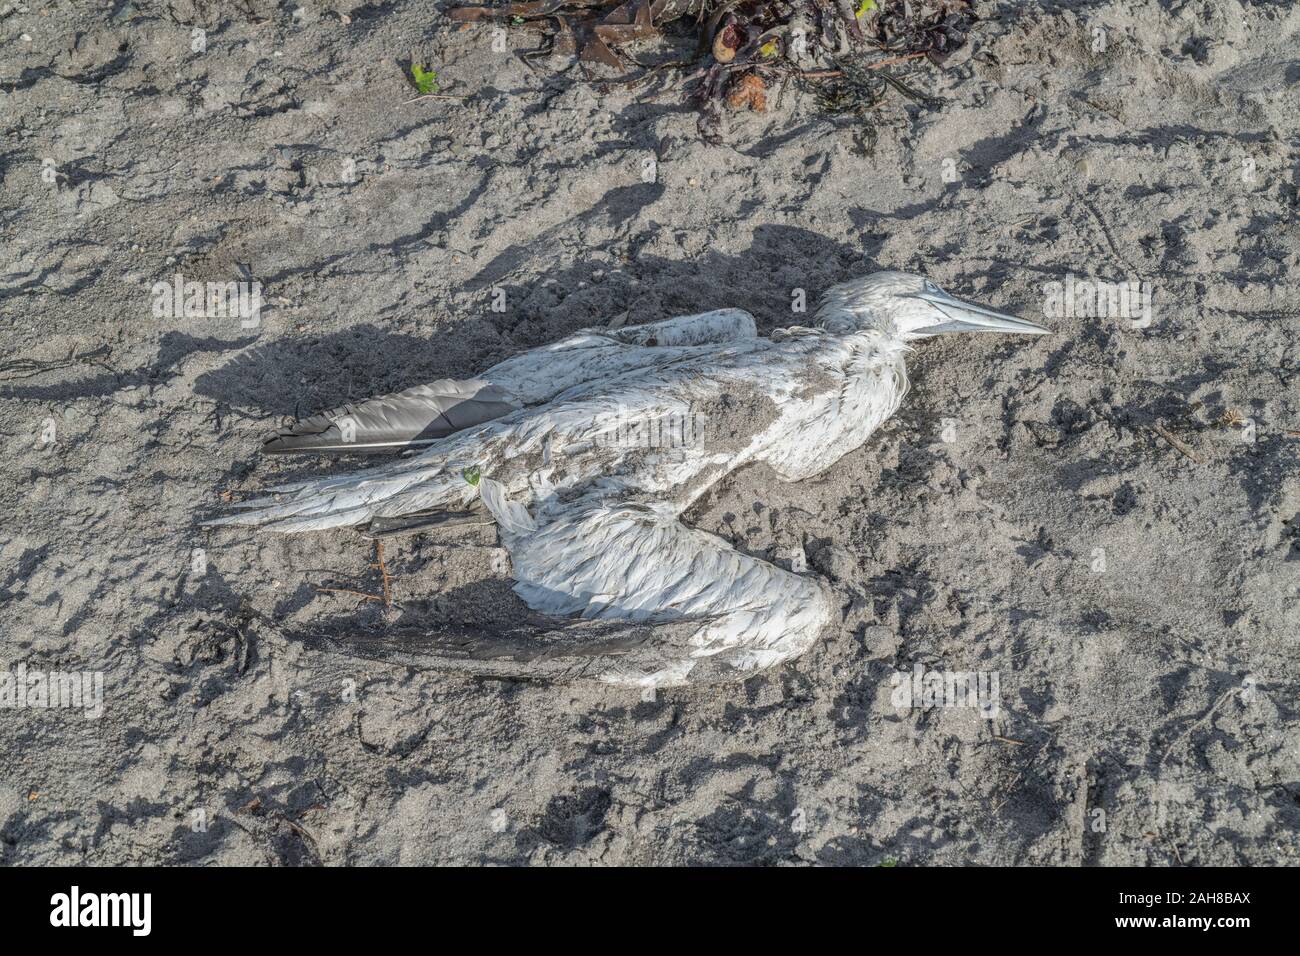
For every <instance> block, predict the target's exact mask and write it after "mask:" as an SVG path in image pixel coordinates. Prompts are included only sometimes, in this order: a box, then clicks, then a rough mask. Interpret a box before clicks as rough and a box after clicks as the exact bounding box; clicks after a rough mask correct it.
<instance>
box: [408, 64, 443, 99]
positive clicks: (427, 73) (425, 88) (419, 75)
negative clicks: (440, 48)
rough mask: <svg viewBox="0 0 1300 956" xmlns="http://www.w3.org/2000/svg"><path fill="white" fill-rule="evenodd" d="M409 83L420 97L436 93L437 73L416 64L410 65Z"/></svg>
mask: <svg viewBox="0 0 1300 956" xmlns="http://www.w3.org/2000/svg"><path fill="white" fill-rule="evenodd" d="M411 81H412V82H413V83H415V88H416V89H417V90H419V92H420V95H421V96H424V95H425V94H428V93H437V92H438V71H437V70H430V69H428V68H427V67H423V66H421V65H420V64H418V63H412V64H411Z"/></svg>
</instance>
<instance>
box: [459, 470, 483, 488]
mask: <svg viewBox="0 0 1300 956" xmlns="http://www.w3.org/2000/svg"><path fill="white" fill-rule="evenodd" d="M461 476H462V477H463V478H464V479H465V480H466V481H468V482H469V483H470V484H471V485H473V486H474V487H475V488H477V487H478V480H479V479H480V478H482V477H483V469H481V468H479V466H478V465H470V466H469V467H468V468H466V469H465V470H464V471H462V472H461Z"/></svg>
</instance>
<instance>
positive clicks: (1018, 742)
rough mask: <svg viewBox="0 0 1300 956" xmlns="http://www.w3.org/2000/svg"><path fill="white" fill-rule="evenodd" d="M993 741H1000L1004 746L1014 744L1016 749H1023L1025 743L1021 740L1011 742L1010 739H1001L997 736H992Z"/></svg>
mask: <svg viewBox="0 0 1300 956" xmlns="http://www.w3.org/2000/svg"><path fill="white" fill-rule="evenodd" d="M993 739H994V740H1000V741H1002V742H1003V743H1004V744H1015V745H1016V746H1017V747H1023V746H1024V745H1025V742H1024V741H1023V740H1013V739H1012V738H1011V737H1002V736H999V735H998V734H994V735H993Z"/></svg>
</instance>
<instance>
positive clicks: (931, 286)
mask: <svg viewBox="0 0 1300 956" xmlns="http://www.w3.org/2000/svg"><path fill="white" fill-rule="evenodd" d="M925 291H926V292H938V291H939V287H938V286H937V285H935V284H934V283H933V282H931V281H930V280H929V279H926V280H925Z"/></svg>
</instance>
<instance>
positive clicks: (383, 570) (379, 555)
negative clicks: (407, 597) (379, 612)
mask: <svg viewBox="0 0 1300 956" xmlns="http://www.w3.org/2000/svg"><path fill="white" fill-rule="evenodd" d="M374 566H375V567H377V568H378V569H379V577H380V579H381V580H382V581H383V584H384V607H392V606H393V591H392V588H391V587H389V582H390V581H391V580H392V579H391V577H390V576H389V574H388V566H387V565H386V564H384V542H383V541H381V540H379V539H378V538H376V539H375V565H374Z"/></svg>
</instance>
